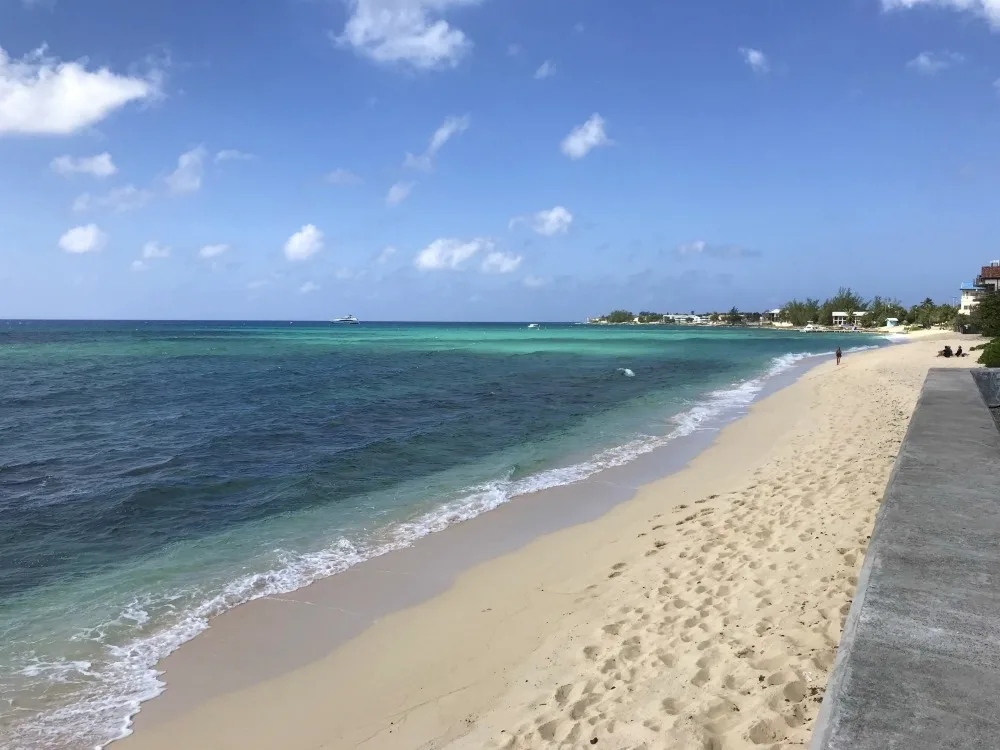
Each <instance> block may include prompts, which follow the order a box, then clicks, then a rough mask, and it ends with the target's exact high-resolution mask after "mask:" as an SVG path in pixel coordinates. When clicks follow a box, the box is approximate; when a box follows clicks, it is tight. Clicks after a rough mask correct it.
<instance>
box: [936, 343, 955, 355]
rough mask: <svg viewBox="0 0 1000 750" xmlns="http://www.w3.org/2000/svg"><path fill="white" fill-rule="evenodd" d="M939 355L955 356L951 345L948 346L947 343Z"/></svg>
mask: <svg viewBox="0 0 1000 750" xmlns="http://www.w3.org/2000/svg"><path fill="white" fill-rule="evenodd" d="M937 355H938V356H939V357H951V356H953V355H952V351H951V347H950V346H947V345H945V347H944V349H942V350H941V351H939V352H938V353H937Z"/></svg>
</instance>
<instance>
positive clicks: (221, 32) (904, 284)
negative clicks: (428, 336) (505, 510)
mask: <svg viewBox="0 0 1000 750" xmlns="http://www.w3.org/2000/svg"><path fill="white" fill-rule="evenodd" d="M998 135H1000V0H812V1H811V2H806V3H803V2H797V1H793V0H698V1H697V2H696V1H694V0H671V1H664V0H656V1H653V0H618V2H612V1H611V0H240V1H239V2H237V1H236V0H213V1H212V2H203V1H202V2H194V1H193V0H170V2H166V1H165V0H145V1H144V2H134V0H0V317H2V318H124V319H152V318H160V319H163V318H174V319H254V320H263V319H268V320H270V319H279V320H283V319H288V320H327V319H330V318H332V317H336V316H340V315H346V314H354V315H357V316H358V317H359V318H361V319H362V320H536V319H537V320H549V321H552V320H580V319H583V318H585V317H586V316H588V315H595V314H600V313H604V312H607V311H609V310H611V309H613V308H618V307H625V308H628V309H632V310H635V311H638V310H647V309H648V310H654V311H662V312H680V311H688V310H698V311H707V310H728V309H729V308H730V307H732V306H734V305H735V306H737V307H739V308H740V309H742V310H762V309H766V308H772V307H776V306H780V305H781V304H782V303H783V302H785V301H786V300H788V299H790V298H792V297H799V298H802V297H806V296H814V297H821V298H822V297H825V296H829V295H831V294H833V293H834V292H835V291H836V290H837V288H838V287H839V286H850V287H852V288H853V289H855V290H856V291H857V292H859V293H861V294H862V295H865V296H872V295H875V294H880V295H883V296H894V297H899V298H901V299H902V300H903V301H904V302H905V303H907V304H912V303H914V302H918V301H919V300H921V299H923V298H924V297H927V296H931V297H933V298H934V299H936V300H938V301H951V300H953V299H955V298H957V296H958V287H959V284H960V283H961V282H962V281H969V280H972V279H973V278H974V277H975V275H976V272H977V270H978V268H979V266H981V265H983V264H985V263H988V262H989V261H991V260H993V259H995V258H1000V208H998V205H997V196H998V195H1000V138H998Z"/></svg>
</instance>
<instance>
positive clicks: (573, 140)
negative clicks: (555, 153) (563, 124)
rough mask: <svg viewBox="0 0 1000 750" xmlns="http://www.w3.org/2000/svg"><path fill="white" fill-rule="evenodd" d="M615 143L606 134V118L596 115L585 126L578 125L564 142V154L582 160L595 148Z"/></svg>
mask: <svg viewBox="0 0 1000 750" xmlns="http://www.w3.org/2000/svg"><path fill="white" fill-rule="evenodd" d="M613 143H614V141H612V140H611V139H610V138H608V136H607V133H605V132H604V118H603V117H601V116H600V115H599V114H597V113H594V114H593V115H591V117H590V119H589V120H587V121H586V122H585V123H583V125H577V126H576V127H575V128H573V130H572V131H570V134H569V135H567V136H566V137H565V138H564V139H563V142H562V152H563V153H564V154H566V156H568V157H569V158H570V159H582V158H583V157H584V156H586V155H587V154H588V153H590V150H591V149H593V148H596V147H598V146H610V145H612V144H613Z"/></svg>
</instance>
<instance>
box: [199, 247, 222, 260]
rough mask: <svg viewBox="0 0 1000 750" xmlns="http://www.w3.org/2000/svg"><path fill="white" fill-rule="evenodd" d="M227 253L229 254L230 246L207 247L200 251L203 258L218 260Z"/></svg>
mask: <svg viewBox="0 0 1000 750" xmlns="http://www.w3.org/2000/svg"><path fill="white" fill-rule="evenodd" d="M225 252H229V245H205V246H204V247H203V248H202V249H201V250H199V251H198V255H200V256H201V257H202V258H217V257H219V256H220V255H222V254H223V253H225Z"/></svg>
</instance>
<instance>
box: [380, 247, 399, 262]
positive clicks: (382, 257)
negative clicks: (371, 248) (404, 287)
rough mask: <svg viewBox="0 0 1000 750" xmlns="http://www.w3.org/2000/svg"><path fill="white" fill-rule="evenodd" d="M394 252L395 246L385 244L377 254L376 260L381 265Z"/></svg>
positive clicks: (387, 260)
mask: <svg viewBox="0 0 1000 750" xmlns="http://www.w3.org/2000/svg"><path fill="white" fill-rule="evenodd" d="M395 254H396V248H394V247H393V246H392V245H387V246H386V247H385V248H384V249H383V250H382V252H380V253H379V254H378V262H379V263H380V264H382V265H384V264H386V263H388V262H389V259H390V258H392V256H393V255H395Z"/></svg>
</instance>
